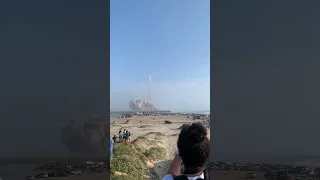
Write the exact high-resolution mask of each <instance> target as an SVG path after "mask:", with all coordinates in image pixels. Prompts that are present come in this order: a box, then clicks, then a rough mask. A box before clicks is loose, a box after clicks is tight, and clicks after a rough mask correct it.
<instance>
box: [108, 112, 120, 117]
mask: <svg viewBox="0 0 320 180" xmlns="http://www.w3.org/2000/svg"><path fill="white" fill-rule="evenodd" d="M120 116H121V113H110V118H118V117H120Z"/></svg>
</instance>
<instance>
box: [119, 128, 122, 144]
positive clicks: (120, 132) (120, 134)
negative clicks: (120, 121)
mask: <svg viewBox="0 0 320 180" xmlns="http://www.w3.org/2000/svg"><path fill="white" fill-rule="evenodd" d="M121 140H122V131H121V130H120V131H119V141H121Z"/></svg>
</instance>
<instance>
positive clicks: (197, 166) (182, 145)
mask: <svg viewBox="0 0 320 180" xmlns="http://www.w3.org/2000/svg"><path fill="white" fill-rule="evenodd" d="M177 146H178V151H177V153H176V156H175V157H174V159H173V161H172V162H171V165H170V167H169V170H168V174H167V175H166V176H164V177H163V179H162V180H179V179H181V180H183V179H184V180H209V173H208V171H207V170H206V167H207V163H208V161H209V153H210V137H209V136H208V133H207V129H206V128H205V127H204V126H203V125H202V124H200V123H192V124H191V125H183V126H182V129H181V132H180V134H179V138H178V142H177ZM182 166H184V170H183V172H182V174H181V169H182Z"/></svg>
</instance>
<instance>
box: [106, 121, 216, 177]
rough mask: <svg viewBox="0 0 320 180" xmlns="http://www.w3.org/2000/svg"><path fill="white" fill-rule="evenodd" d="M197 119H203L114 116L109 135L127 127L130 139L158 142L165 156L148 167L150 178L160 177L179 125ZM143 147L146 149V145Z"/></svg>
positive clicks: (173, 149) (170, 155)
mask: <svg viewBox="0 0 320 180" xmlns="http://www.w3.org/2000/svg"><path fill="white" fill-rule="evenodd" d="M127 120H129V122H128V123H126V121H127ZM165 121H170V122H172V123H171V124H165ZM199 121H204V120H203V119H202V120H193V119H192V117H189V118H188V117H187V116H182V115H172V116H136V117H132V118H123V119H118V118H115V119H111V122H110V136H111V137H112V136H113V135H116V136H118V132H119V130H124V129H127V130H128V131H130V132H131V133H132V134H133V136H132V141H133V140H134V139H137V138H141V137H144V138H147V139H149V140H153V141H156V142H158V143H157V144H158V145H159V146H161V147H163V148H164V149H165V150H166V156H165V158H164V159H161V160H158V161H157V162H152V164H150V166H149V167H150V168H152V170H153V172H154V173H155V176H154V177H152V179H162V177H163V176H164V175H166V173H167V170H168V167H169V165H170V162H171V160H172V159H173V157H174V153H175V151H176V146H177V145H176V143H177V139H178V135H179V132H180V127H181V125H182V124H186V123H194V122H199ZM208 130H209V129H208ZM208 133H210V132H208ZM142 146H143V145H142ZM143 148H145V149H148V147H143ZM111 168H112V167H111Z"/></svg>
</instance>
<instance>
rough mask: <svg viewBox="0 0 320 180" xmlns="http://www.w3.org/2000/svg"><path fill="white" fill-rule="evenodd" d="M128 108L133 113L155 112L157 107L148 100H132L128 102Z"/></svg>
mask: <svg viewBox="0 0 320 180" xmlns="http://www.w3.org/2000/svg"><path fill="white" fill-rule="evenodd" d="M129 108H131V109H132V110H133V111H157V110H158V109H157V107H156V106H155V105H154V104H153V103H152V102H151V101H149V100H145V99H142V98H133V99H132V100H131V101H130V102H129Z"/></svg>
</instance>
